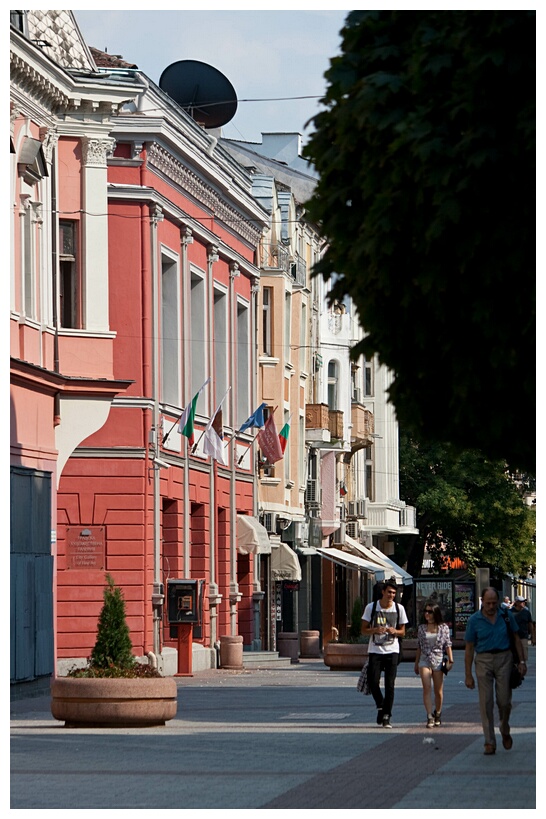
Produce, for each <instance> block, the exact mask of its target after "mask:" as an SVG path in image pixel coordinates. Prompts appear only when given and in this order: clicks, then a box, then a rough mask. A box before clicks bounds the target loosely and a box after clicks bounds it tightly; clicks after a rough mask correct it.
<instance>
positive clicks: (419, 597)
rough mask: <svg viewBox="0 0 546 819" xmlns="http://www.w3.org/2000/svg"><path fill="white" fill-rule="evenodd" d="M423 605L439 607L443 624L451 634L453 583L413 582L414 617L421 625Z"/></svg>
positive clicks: (444, 581)
mask: <svg viewBox="0 0 546 819" xmlns="http://www.w3.org/2000/svg"><path fill="white" fill-rule="evenodd" d="M425 603H433V604H437V605H438V606H440V610H441V612H442V617H443V618H444V622H445V623H447V624H448V626H449V628H450V630H451V631H452V632H453V581H452V580H440V579H433V578H431V579H430V580H429V579H427V580H416V581H415V616H416V622H417V623H422V622H423V620H424V618H423V609H424V608H425Z"/></svg>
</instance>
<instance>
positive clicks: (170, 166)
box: [148, 143, 262, 245]
mask: <svg viewBox="0 0 546 819" xmlns="http://www.w3.org/2000/svg"><path fill="white" fill-rule="evenodd" d="M148 164H149V165H150V166H154V167H155V168H156V169H157V170H158V171H159V172H160V173H162V174H163V175H164V176H165V177H167V179H169V180H170V181H171V182H174V183H175V184H176V185H178V186H179V187H180V188H181V189H182V190H183V191H185V192H187V193H188V194H189V195H190V196H191V197H192V198H193V199H195V200H196V201H197V202H199V204H201V205H203V206H204V207H206V208H207V209H208V210H210V211H211V213H213V214H214V215H215V217H216V218H217V219H219V220H220V221H222V222H224V223H225V224H226V225H227V226H228V227H229V228H230V230H232V231H234V232H235V233H238V234H239V235H240V236H242V237H243V239H245V240H246V241H247V242H249V243H250V244H252V245H257V244H258V242H259V240H260V237H261V235H262V228H261V227H257V226H255V225H253V224H252V222H251V221H250V220H249V219H245V217H244V216H243V215H242V214H241V213H240V212H239V211H237V210H235V208H233V207H231V206H230V205H228V204H226V202H225V200H224V199H223V198H222V197H221V196H220V194H218V193H217V191H215V190H214V188H213V187H212V185H208V184H207V183H206V182H204V181H203V180H202V179H201V178H200V177H199V176H198V175H197V174H196V173H194V171H192V170H190V169H189V168H188V167H187V166H186V165H184V164H183V163H182V162H180V161H179V160H178V159H176V158H175V157H174V156H173V155H172V154H171V153H169V151H167V150H166V149H165V148H162V147H161V146H159V145H158V144H157V143H154V144H152V145H150V147H149V148H148Z"/></svg>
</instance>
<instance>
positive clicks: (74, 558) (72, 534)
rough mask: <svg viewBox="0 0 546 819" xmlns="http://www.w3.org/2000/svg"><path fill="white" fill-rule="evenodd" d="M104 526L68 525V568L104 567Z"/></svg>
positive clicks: (97, 568) (99, 568)
mask: <svg viewBox="0 0 546 819" xmlns="http://www.w3.org/2000/svg"><path fill="white" fill-rule="evenodd" d="M105 528H106V527H104V526H67V527H66V566H67V568H68V569H80V570H81V569H94V570H95V571H101V570H102V569H104V563H105V560H104V555H105Z"/></svg>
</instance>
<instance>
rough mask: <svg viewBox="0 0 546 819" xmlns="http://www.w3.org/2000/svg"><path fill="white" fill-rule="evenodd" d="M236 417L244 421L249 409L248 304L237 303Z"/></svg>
mask: <svg viewBox="0 0 546 819" xmlns="http://www.w3.org/2000/svg"><path fill="white" fill-rule="evenodd" d="M235 398H236V401H237V419H238V426H240V425H241V424H242V423H244V422H245V421H246V419H247V418H248V416H249V415H250V413H251V411H252V410H251V409H250V329H249V310H248V305H246V304H242V303H240V302H238V303H237V395H236V397H235Z"/></svg>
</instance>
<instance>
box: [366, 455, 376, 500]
mask: <svg viewBox="0 0 546 819" xmlns="http://www.w3.org/2000/svg"><path fill="white" fill-rule="evenodd" d="M366 497H367V498H369V499H370V500H371V501H374V500H375V486H374V480H373V461H372V448H371V446H367V447H366Z"/></svg>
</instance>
